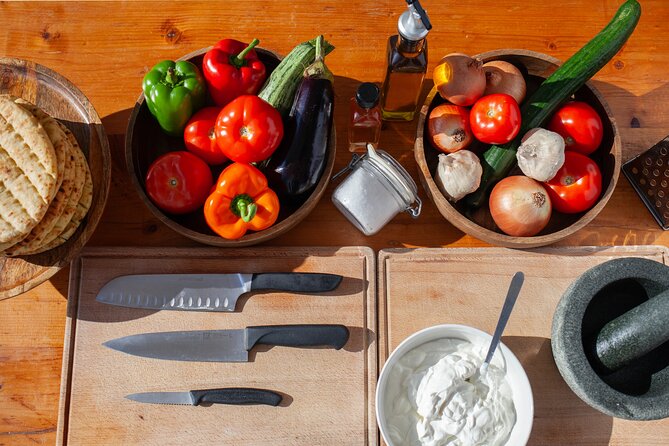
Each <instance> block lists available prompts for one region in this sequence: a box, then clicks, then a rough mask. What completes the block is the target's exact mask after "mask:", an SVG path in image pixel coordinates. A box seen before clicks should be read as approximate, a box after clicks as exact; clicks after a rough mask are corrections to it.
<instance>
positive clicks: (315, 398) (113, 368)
mask: <svg viewBox="0 0 669 446" xmlns="http://www.w3.org/2000/svg"><path fill="white" fill-rule="evenodd" d="M289 271H299V272H324V273H332V274H340V275H342V276H344V280H343V281H342V283H341V284H340V286H339V287H338V288H337V289H336V290H335V291H332V292H328V293H325V295H311V296H309V295H295V294H291V293H285V292H258V293H253V294H252V295H251V296H250V297H242V298H240V300H239V301H238V302H237V307H236V308H237V311H236V312H234V313H211V312H188V311H167V310H164V311H153V310H138V309H133V308H123V307H116V306H110V305H105V304H102V303H99V302H96V300H95V296H96V294H97V292H98V290H99V289H100V288H101V287H102V286H103V285H104V284H105V283H106V282H108V281H109V280H110V279H112V278H114V277H117V276H119V275H124V274H150V273H162V274H165V273H233V272H289ZM374 273H375V268H374V256H373V252H372V251H371V250H370V249H368V248H341V249H334V248H322V249H319V248H308V249H287V248H281V249H271V248H260V249H253V250H221V249H215V248H193V249H174V248H171V249H132V248H107V249H105V248H99V249H90V250H87V251H86V252H85V253H84V254H83V255H82V256H81V257H80V258H79V259H78V260H77V261H76V262H75V263H74V264H73V267H72V274H71V282H70V288H69V289H70V295H69V297H68V299H69V307H68V309H69V312H68V332H67V333H66V340H65V352H64V355H65V357H64V369H63V384H62V389H61V410H60V417H59V430H58V434H59V435H58V444H68V445H80V444H82V445H83V444H85V445H119V444H143V445H183V444H220V445H278V444H285V445H288V444H295V445H297V444H299V445H303V444H309V445H332V444H356V445H371V446H374V445H376V444H377V441H378V440H377V438H378V436H377V431H376V423H375V419H374V405H373V400H374V387H375V383H376V375H377V370H376V365H377V347H376V346H377V343H376V298H375V296H376V292H375V276H374ZM276 324H343V325H346V326H347V327H348V328H349V330H350V339H349V341H348V343H347V344H346V345H345V346H344V348H343V349H341V350H332V349H318V348H317V349H300V348H289V347H272V348H270V347H264V346H260V347H256V348H254V349H253V350H252V352H251V354H250V362H248V363H200V362H179V361H164V360H157V359H149V358H141V357H137V356H131V355H127V354H124V353H121V352H118V351H113V350H110V349H108V348H106V347H104V346H102V343H103V342H105V341H108V340H110V339H115V338H118V337H122V336H127V335H132V334H138V333H146V332H159V331H177V330H210V329H212V330H213V329H236V328H244V327H247V326H251V325H276ZM217 387H257V388H263V389H270V390H275V391H277V392H280V393H282V394H283V396H284V401H283V403H282V404H281V405H280V406H279V407H270V406H227V405H212V406H210V407H200V406H173V405H169V406H168V405H153V404H142V403H137V402H134V401H129V400H127V399H125V395H127V394H131V393H135V392H161V391H187V390H194V389H208V388H217Z"/></svg>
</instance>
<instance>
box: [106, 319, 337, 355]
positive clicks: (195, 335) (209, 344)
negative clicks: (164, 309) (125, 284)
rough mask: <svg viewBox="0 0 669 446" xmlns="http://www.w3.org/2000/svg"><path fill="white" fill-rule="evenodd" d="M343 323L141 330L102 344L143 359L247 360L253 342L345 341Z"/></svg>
mask: <svg viewBox="0 0 669 446" xmlns="http://www.w3.org/2000/svg"><path fill="white" fill-rule="evenodd" d="M348 337H349V331H348V328H346V327H345V326H343V325H265V326H257V327H246V328H243V329H236V330H195V331H169V332H160V333H142V334H136V335H131V336H125V337H123V338H118V339H112V340H111V341H107V342H105V343H104V344H102V345H104V346H105V347H109V348H111V349H114V350H118V351H121V352H124V353H128V354H131V355H135V356H142V357H145V358H156V359H169V360H175V361H200V362H247V361H248V360H249V350H251V349H252V348H253V346H255V345H275V346H284V347H332V348H334V349H337V350H339V349H340V348H342V347H343V346H344V345H345V344H346V342H347V341H348Z"/></svg>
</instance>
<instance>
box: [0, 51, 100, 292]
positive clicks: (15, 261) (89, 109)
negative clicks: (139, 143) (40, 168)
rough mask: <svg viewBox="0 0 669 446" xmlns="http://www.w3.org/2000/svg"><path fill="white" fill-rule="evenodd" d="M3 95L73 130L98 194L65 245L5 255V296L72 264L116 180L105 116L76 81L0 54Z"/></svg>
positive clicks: (0, 261)
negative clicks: (23, 103) (31, 107)
mask: <svg viewBox="0 0 669 446" xmlns="http://www.w3.org/2000/svg"><path fill="white" fill-rule="evenodd" d="M0 94H11V95H12V96H16V97H19V98H23V99H25V100H26V101H28V102H31V103H33V104H35V105H37V106H38V107H39V108H41V109H42V110H43V111H45V112H46V113H48V114H49V115H51V116H52V117H53V118H55V119H56V120H58V121H59V122H60V123H61V124H64V125H65V126H66V127H67V128H68V129H70V130H71V131H72V133H73V134H74V136H75V137H76V139H77V142H78V143H79V146H80V147H81V150H82V152H83V153H84V155H85V156H86V158H87V160H88V167H89V169H90V172H91V177H92V180H93V199H92V202H91V207H90V209H89V210H88V213H87V215H86V217H84V220H83V221H82V222H81V224H80V226H79V228H78V229H77V231H76V232H75V233H74V234H73V235H72V236H71V237H70V238H69V239H68V240H67V241H66V242H65V243H64V244H62V245H60V246H59V247H57V248H53V249H51V250H49V251H45V252H43V253H41V254H35V255H26V256H20V257H0V300H2V299H6V298H8V297H12V296H16V295H18V294H21V293H23V292H26V291H28V290H30V289H32V288H34V287H35V286H37V285H39V284H41V283H42V282H44V281H45V280H47V279H49V278H50V277H51V276H53V275H54V274H55V273H56V272H58V270H60V269H61V268H62V267H63V266H66V265H67V264H69V263H70V261H71V260H72V259H73V258H74V257H75V256H76V255H77V253H78V252H79V251H80V250H81V249H82V248H83V247H84V245H85V244H86V242H88V240H89V239H90V237H91V235H93V232H94V231H95V228H96V226H97V224H98V222H99V221H100V217H101V216H102V212H103V211H104V207H105V203H106V201H107V194H108V192H109V185H110V181H111V154H110V151H109V140H108V139H107V135H106V133H105V130H104V128H103V126H102V122H101V121H100V117H99V116H98V114H97V112H96V111H95V109H94V108H93V105H92V104H91V103H90V101H89V100H88V99H87V98H86V96H85V95H84V94H83V93H82V92H81V91H80V90H79V89H78V88H77V87H76V86H75V85H74V84H72V83H71V82H70V81H68V80H67V79H65V78H64V77H63V76H61V75H60V74H58V73H56V72H55V71H52V70H50V69H49V68H46V67H44V66H42V65H39V64H37V63H34V62H29V61H26V60H21V59H13V58H0Z"/></svg>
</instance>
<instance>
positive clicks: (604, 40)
mask: <svg viewBox="0 0 669 446" xmlns="http://www.w3.org/2000/svg"><path fill="white" fill-rule="evenodd" d="M640 16H641V6H640V5H639V2H638V1H637V0H627V1H626V2H625V3H623V4H622V6H620V8H619V9H618V12H616V15H615V16H614V17H613V19H611V22H609V24H608V25H606V27H605V28H604V29H603V30H602V31H600V33H599V34H597V35H596V36H595V37H593V39H592V40H590V41H589V42H588V43H587V44H585V46H583V48H581V49H580V50H578V52H576V54H574V55H573V56H571V57H570V58H569V60H567V61H566V62H565V63H564V64H562V65H561V66H560V67H559V68H558V69H557V70H556V71H555V72H554V73H553V74H552V75H550V76H549V77H548V79H546V80H545V81H544V82H543V83H542V84H541V85H540V86H539V88H538V89H537V91H536V92H535V93H534V94H533V95H532V96H530V97H529V98H528V99H527V100H526V101H525V102H524V104H523V106H522V107H521V114H522V126H521V129H520V132H519V133H518V136H517V137H516V139H514V140H513V141H511V142H510V143H508V144H506V145H504V146H497V145H493V146H491V147H490V148H489V149H488V150H486V151H485V153H484V154H483V159H482V163H481V164H482V166H483V175H482V177H481V186H480V187H479V188H478V189H477V190H476V192H474V193H473V194H471V195H469V196H468V197H467V198H466V203H467V206H468V208H470V209H475V208H479V207H481V206H482V205H483V204H484V203H485V202H486V201H487V198H488V194H489V193H490V189H491V188H492V186H494V185H495V183H497V182H498V181H499V180H501V179H502V178H504V177H505V176H506V175H507V174H508V173H509V171H510V170H511V169H512V168H513V166H514V165H515V163H516V150H517V149H518V147H519V146H520V140H521V139H522V136H523V135H524V134H525V133H526V132H527V131H528V130H530V129H533V128H535V127H540V126H541V125H543V124H544V122H546V120H548V118H549V117H550V116H551V115H552V114H553V113H554V112H555V111H556V110H557V108H558V107H559V106H560V105H561V104H562V103H563V102H564V101H565V100H567V99H569V97H571V95H573V94H574V93H576V91H577V90H578V89H579V88H581V87H582V86H583V84H585V83H586V82H587V80H588V79H590V78H591V77H592V76H593V75H594V74H595V73H596V72H598V71H599V70H601V69H602V67H604V65H606V64H607V63H608V62H609V61H610V60H611V58H613V56H614V55H615V54H616V53H617V52H618V51H620V49H621V48H622V46H623V45H624V44H625V42H626V41H627V39H628V38H629V36H630V35H631V34H632V32H633V31H634V28H635V27H636V24H637V23H638V22H639V17H640Z"/></svg>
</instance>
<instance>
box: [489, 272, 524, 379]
mask: <svg viewBox="0 0 669 446" xmlns="http://www.w3.org/2000/svg"><path fill="white" fill-rule="evenodd" d="M524 280H525V275H524V274H523V273H521V272H520V271H518V272H517V273H516V274H514V275H513V278H512V279H511V285H509V291H507V293H506V299H505V300H504V306H503V307H502V312H501V313H500V315H499V320H498V321H497V328H495V333H494V334H493V335H492V341H490V348H489V349H488V354H487V355H486V357H485V361H483V364H481V367H480V368H479V376H484V375H485V374H486V371H487V370H488V365H490V361H492V357H493V356H494V354H495V350H497V346H498V345H499V340H500V339H501V338H502V332H503V331H504V328H505V327H506V323H507V321H508V320H509V316H510V315H511V311H512V310H513V306H514V304H515V303H516V299H517V298H518V293H520V288H521V287H522V286H523V281H524Z"/></svg>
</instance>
